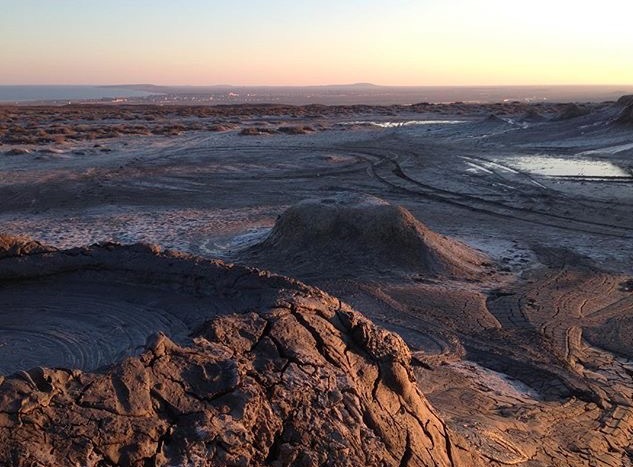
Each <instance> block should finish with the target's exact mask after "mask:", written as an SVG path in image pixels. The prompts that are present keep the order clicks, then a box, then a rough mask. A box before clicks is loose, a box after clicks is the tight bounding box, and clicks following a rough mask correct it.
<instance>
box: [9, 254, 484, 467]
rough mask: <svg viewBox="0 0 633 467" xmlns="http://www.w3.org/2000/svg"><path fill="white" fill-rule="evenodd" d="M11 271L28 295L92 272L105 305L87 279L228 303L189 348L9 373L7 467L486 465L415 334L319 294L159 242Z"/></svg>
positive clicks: (201, 326)
mask: <svg viewBox="0 0 633 467" xmlns="http://www.w3.org/2000/svg"><path fill="white" fill-rule="evenodd" d="M0 268H1V271H0V274H1V275H2V277H3V278H5V280H6V278H7V277H10V278H11V279H10V280H11V282H13V283H17V284H19V285H24V284H25V283H27V282H32V281H38V280H39V279H41V278H42V277H46V276H58V277H59V276H62V277H63V276H68V275H73V274H76V273H77V272H79V273H82V274H81V275H82V279H81V282H82V284H83V285H84V293H85V294H86V295H87V296H90V295H93V294H94V295H95V296H96V297H98V298H103V297H102V293H101V291H100V290H92V289H91V287H92V281H91V280H90V279H89V278H88V279H87V278H86V273H88V275H92V274H95V273H97V274H98V276H99V278H100V279H101V280H104V281H105V280H107V279H108V275H109V274H112V273H115V274H116V276H117V277H118V280H119V281H124V282H126V283H129V282H135V281H137V280H138V279H139V277H142V278H143V281H144V282H145V283H153V284H154V285H158V284H160V286H161V288H166V287H169V286H171V287H170V288H171V289H172V290H173V289H174V288H176V289H184V290H181V292H182V291H186V292H187V295H192V296H204V297H205V298H209V296H211V297H213V300H212V301H213V302H214V303H215V305H216V307H218V306H219V304H218V295H221V296H222V298H223V301H224V302H225V303H224V306H222V307H221V308H222V310H221V311H219V310H218V311H215V312H214V311H212V309H208V310H206V312H205V314H203V315H202V316H200V317H199V318H198V319H199V321H200V322H199V323H193V324H194V325H196V328H195V330H194V331H193V332H192V333H191V334H190V336H191V338H192V339H193V342H191V343H190V344H189V345H183V346H181V345H178V344H176V343H174V342H173V341H172V340H170V339H169V338H167V337H165V336H164V335H163V334H160V335H158V336H157V337H154V338H152V339H151V341H150V342H149V343H148V346H147V348H146V349H145V350H144V351H143V352H142V353H141V354H140V355H139V356H137V357H128V358H126V359H124V360H123V361H121V362H120V363H118V364H116V365H113V366H110V367H108V368H107V369H104V370H102V371H99V372H96V373H90V372H82V371H80V370H77V369H75V370H70V369H57V370H55V369H45V368H41V367H36V368H33V369H30V370H28V371H19V372H17V373H15V374H13V375H12V376H8V377H6V378H5V377H1V379H0V436H1V439H2V443H0V462H1V463H3V464H4V465H9V464H11V465H148V464H149V465H156V464H159V465H264V464H269V465H323V464H329V465H350V466H351V465H394V466H395V465H402V463H403V462H404V463H410V464H411V465H431V464H433V465H446V466H449V465H455V464H461V465H473V464H477V463H479V458H478V456H477V455H476V454H475V453H474V452H473V451H472V449H471V448H470V447H469V445H468V444H467V443H466V442H465V441H464V440H463V439H462V438H461V437H460V436H458V435H454V434H452V433H451V432H450V431H449V430H448V429H447V428H446V426H445V425H444V423H443V422H442V421H441V420H440V419H439V418H438V417H437V416H436V415H435V413H434V412H433V410H432V408H431V407H430V405H429V404H428V402H427V401H426V399H425V398H424V396H423V395H422V394H421V392H420V391H419V389H418V388H417V386H416V385H415V379H414V376H413V371H412V369H411V367H410V355H409V350H408V348H407V346H406V344H405V343H404V342H403V341H402V339H401V338H400V337H398V336H397V335H395V334H392V333H389V332H387V331H385V330H382V329H380V328H377V327H376V326H374V325H373V324H372V323H371V322H370V321H368V320H367V319H366V318H364V317H362V316H361V315H360V314H359V313H357V312H354V311H353V310H351V309H350V308H349V307H347V306H345V305H343V304H342V303H341V302H340V301H339V300H338V299H335V298H334V297H330V296H327V295H326V294H324V293H322V292H320V291H318V290H316V289H312V288H309V287H306V286H303V285H301V284H300V283H297V282H295V281H292V280H289V279H284V278H282V277H275V276H271V275H269V274H265V273H261V272H259V271H257V270H252V269H246V268H242V267H236V266H227V265H225V264H223V263H221V262H211V261H203V260H200V259H196V258H193V257H188V256H185V255H176V254H170V253H166V254H161V253H159V252H158V251H157V250H156V249H155V248H154V249H152V248H150V247H146V246H133V247H122V246H117V245H104V246H100V247H92V248H87V249H82V250H80V251H73V250H71V251H61V252H56V251H51V252H45V253H35V252H31V253H18V254H17V256H16V255H13V254H12V255H11V256H8V257H5V258H4V259H3V260H2V261H1V262H0ZM60 279H61V278H60ZM64 283H65V281H62V282H61V283H60V284H59V289H60V292H64V288H65V287H66V286H65V285H63V284H64ZM17 286H18V285H16V287H17ZM2 292H3V295H4V294H5V293H6V290H3V291H2ZM44 293H45V292H43V293H42V295H41V296H40V298H43V296H44ZM154 295H155V293H152V292H148V291H141V290H138V291H137V294H136V298H137V299H139V300H140V299H142V298H144V299H145V300H147V301H149V300H152V299H153V298H154ZM209 308H212V307H209ZM232 311H235V312H232ZM121 312H122V313H136V310H134V309H130V308H129V307H128V309H123V307H121ZM93 345H94V344H93Z"/></svg>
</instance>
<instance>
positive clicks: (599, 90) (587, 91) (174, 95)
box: [0, 83, 633, 105]
mask: <svg viewBox="0 0 633 467" xmlns="http://www.w3.org/2000/svg"><path fill="white" fill-rule="evenodd" d="M630 93H633V85H524V86H512V85H508V86H485V85H484V86H383V85H376V84H372V83H354V84H335V85H310V86H268V85H261V86H245V85H231V84H217V85H208V86H198V85H175V86H165V85H154V84H116V85H111V84H109V85H0V102H1V103H5V104H34V103H57V104H60V103H61V104H64V103H69V102H70V103H74V102H82V103H91V102H94V103H104V102H105V103H130V104H195V105H225V104H287V105H308V104H317V105H363V104H365V105H411V104H416V103H420V102H428V103H447V102H467V103H494V102H508V101H520V102H528V103H530V102H531V103H537V102H577V101H585V102H602V101H612V100H616V99H618V98H619V97H620V96H622V95H625V94H630Z"/></svg>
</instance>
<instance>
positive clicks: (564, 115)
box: [554, 104, 591, 121]
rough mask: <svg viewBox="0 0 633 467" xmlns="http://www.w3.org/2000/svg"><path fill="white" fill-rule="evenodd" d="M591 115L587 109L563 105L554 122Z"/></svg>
mask: <svg viewBox="0 0 633 467" xmlns="http://www.w3.org/2000/svg"><path fill="white" fill-rule="evenodd" d="M589 113H591V110H590V109H588V108H587V107H583V106H580V105H578V104H565V106H563V108H562V109H561V111H560V112H559V113H558V115H557V116H556V117H554V121H564V120H571V119H572V118H578V117H584V116H585V115H588V114H589Z"/></svg>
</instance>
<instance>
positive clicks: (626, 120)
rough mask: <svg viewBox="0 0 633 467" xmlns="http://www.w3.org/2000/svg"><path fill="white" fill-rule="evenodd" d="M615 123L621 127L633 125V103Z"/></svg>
mask: <svg viewBox="0 0 633 467" xmlns="http://www.w3.org/2000/svg"><path fill="white" fill-rule="evenodd" d="M615 123H617V124H621V125H633V103H631V104H629V105H627V106H626V107H624V109H622V111H621V112H620V113H619V115H618V116H617V117H616V119H615Z"/></svg>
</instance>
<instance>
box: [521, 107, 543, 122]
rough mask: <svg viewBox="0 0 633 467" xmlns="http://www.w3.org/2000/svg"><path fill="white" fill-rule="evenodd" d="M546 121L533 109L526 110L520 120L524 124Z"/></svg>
mask: <svg viewBox="0 0 633 467" xmlns="http://www.w3.org/2000/svg"><path fill="white" fill-rule="evenodd" d="M546 120H547V118H546V117H544V116H543V115H541V114H540V113H538V111H537V110H535V109H528V110H527V111H526V112H525V113H524V114H523V116H522V117H521V118H520V121H521V122H525V123H540V122H544V121H546Z"/></svg>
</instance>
